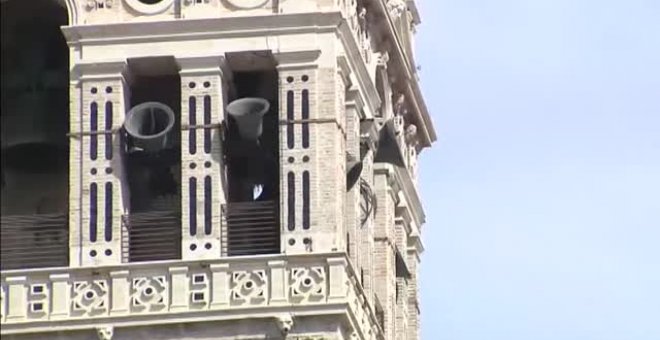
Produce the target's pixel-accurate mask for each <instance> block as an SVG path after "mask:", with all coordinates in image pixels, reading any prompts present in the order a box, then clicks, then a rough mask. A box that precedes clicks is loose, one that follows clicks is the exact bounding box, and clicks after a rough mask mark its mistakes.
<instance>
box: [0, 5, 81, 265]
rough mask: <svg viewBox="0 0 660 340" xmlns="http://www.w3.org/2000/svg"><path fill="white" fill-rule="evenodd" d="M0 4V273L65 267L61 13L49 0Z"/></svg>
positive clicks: (65, 63)
mask: <svg viewBox="0 0 660 340" xmlns="http://www.w3.org/2000/svg"><path fill="white" fill-rule="evenodd" d="M0 6H2V7H1V10H0V15H1V17H2V30H1V31H0V32H1V33H0V34H1V35H2V44H1V45H2V63H1V64H2V70H1V75H0V78H1V79H2V91H1V92H2V97H1V103H2V108H1V109H2V110H1V113H0V120H1V122H0V127H1V129H2V138H1V139H2V147H1V158H2V162H1V171H2V172H1V175H2V201H1V204H0V206H1V208H2V243H3V244H2V269H9V267H13V268H15V267H25V266H29V267H39V266H54V265H66V263H63V261H62V259H66V258H67V257H68V249H66V248H65V249H61V248H62V247H56V246H55V245H59V244H60V243H63V244H67V243H68V202H69V188H68V187H69V186H68V182H69V179H68V169H69V141H68V137H67V132H68V130H69V94H68V87H69V77H68V72H69V49H68V46H67V44H66V40H65V38H64V36H63V34H62V32H61V29H60V27H61V26H64V25H66V24H67V21H68V13H67V9H66V7H65V6H64V5H63V4H61V3H58V1H57V0H30V1H24V0H9V1H3V2H2V3H1V5H0ZM5 241H6V242H10V243H11V244H12V246H11V247H10V246H8V245H6V244H5V243H6V242H5ZM49 247H53V249H52V251H46V250H47V249H50V248H49ZM30 248H32V251H31V252H30ZM56 248H57V249H56ZM34 249H41V250H43V251H40V252H39V253H40V254H41V253H43V255H40V256H39V258H38V259H37V258H35V253H37V252H36V251H34ZM23 252H25V253H23ZM23 258H24V260H23ZM41 260H43V261H41ZM21 263H25V266H23V265H21Z"/></svg>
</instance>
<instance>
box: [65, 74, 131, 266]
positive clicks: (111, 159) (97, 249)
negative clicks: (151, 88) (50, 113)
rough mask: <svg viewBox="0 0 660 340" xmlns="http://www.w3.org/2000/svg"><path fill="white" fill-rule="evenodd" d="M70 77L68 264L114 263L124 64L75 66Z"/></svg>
mask: <svg viewBox="0 0 660 340" xmlns="http://www.w3.org/2000/svg"><path fill="white" fill-rule="evenodd" d="M73 73H74V74H78V83H77V86H75V87H72V92H74V91H75V92H76V93H75V94H74V93H72V96H71V97H72V99H73V100H76V99H79V100H80V105H79V106H78V105H76V104H72V105H71V107H72V111H71V133H70V136H71V143H70V154H71V163H70V166H71V181H70V183H71V188H70V221H69V223H70V229H69V236H70V237H69V245H70V249H71V250H70V265H71V266H72V267H78V266H102V265H113V264H118V263H121V259H122V249H121V243H122V242H121V240H122V235H121V229H122V228H121V219H122V215H123V214H124V212H125V209H124V199H125V198H124V197H123V192H124V190H123V188H122V183H124V182H125V181H122V177H123V176H124V175H123V169H122V160H121V155H122V153H123V151H122V150H121V145H122V142H121V139H122V138H121V135H120V134H119V129H120V128H121V126H122V124H123V123H124V117H125V111H126V106H125V105H126V104H125V96H126V92H127V88H128V86H127V81H126V80H127V79H126V75H127V72H126V63H125V62H123V61H122V62H108V63H96V64H78V65H76V66H75V68H74V72H73ZM74 109H75V110H74ZM74 176H75V177H74Z"/></svg>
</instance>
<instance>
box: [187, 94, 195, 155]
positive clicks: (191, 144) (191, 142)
mask: <svg viewBox="0 0 660 340" xmlns="http://www.w3.org/2000/svg"><path fill="white" fill-rule="evenodd" d="M188 124H189V125H190V128H188V152H189V153H190V154H191V155H194V154H195V153H196V152H197V133H196V132H197V131H196V130H195V128H194V127H193V126H194V125H197V99H196V98H195V97H192V96H191V97H190V98H188Z"/></svg>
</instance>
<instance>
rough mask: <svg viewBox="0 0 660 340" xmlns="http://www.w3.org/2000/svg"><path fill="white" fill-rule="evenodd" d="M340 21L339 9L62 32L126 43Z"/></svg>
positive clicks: (89, 40)
mask: <svg viewBox="0 0 660 340" xmlns="http://www.w3.org/2000/svg"><path fill="white" fill-rule="evenodd" d="M340 20H341V14H340V13H339V12H314V13H300V14H277V15H263V16H259V17H224V18H210V19H174V20H163V21H155V22H124V23H114V24H98V25H80V26H66V27H62V31H63V33H64V36H65V37H66V39H67V41H68V42H69V44H75V43H85V44H98V43H120V42H122V43H124V42H137V41H174V40H196V39H205V38H214V37H217V38H220V37H236V38H238V37H242V36H257V35H263V36H266V37H267V36H272V35H277V34H293V33H309V32H323V31H326V32H331V31H334V30H336V27H337V25H338V24H339V22H340Z"/></svg>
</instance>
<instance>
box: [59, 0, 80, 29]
mask: <svg viewBox="0 0 660 340" xmlns="http://www.w3.org/2000/svg"><path fill="white" fill-rule="evenodd" d="M55 1H56V2H57V3H59V4H60V6H62V7H64V8H65V9H66V12H67V18H68V21H67V24H68V25H69V26H74V25H76V24H77V23H78V4H77V0H55Z"/></svg>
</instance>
